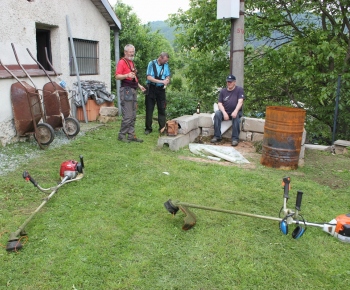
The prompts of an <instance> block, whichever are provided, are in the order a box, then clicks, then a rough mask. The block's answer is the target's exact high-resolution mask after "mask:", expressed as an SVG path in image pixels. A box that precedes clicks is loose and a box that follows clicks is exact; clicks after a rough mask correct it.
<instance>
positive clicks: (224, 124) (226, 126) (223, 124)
mask: <svg viewBox="0 0 350 290" xmlns="http://www.w3.org/2000/svg"><path fill="white" fill-rule="evenodd" d="M213 108H214V113H212V114H211V118H212V120H213V124H214V116H215V112H216V111H217V110H219V106H218V104H217V103H214V105H213ZM231 127H232V120H227V121H222V122H221V130H220V131H221V135H222V134H224V133H225V132H226V131H227V130H228V129H230V128H231Z"/></svg>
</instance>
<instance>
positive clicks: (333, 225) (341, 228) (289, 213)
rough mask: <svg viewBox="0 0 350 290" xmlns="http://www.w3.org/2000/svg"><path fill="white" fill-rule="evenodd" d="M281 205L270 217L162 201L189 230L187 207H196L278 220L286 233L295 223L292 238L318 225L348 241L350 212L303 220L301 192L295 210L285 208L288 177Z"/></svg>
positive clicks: (190, 214) (190, 215)
mask: <svg viewBox="0 0 350 290" xmlns="http://www.w3.org/2000/svg"><path fill="white" fill-rule="evenodd" d="M282 184H283V188H284V194H283V206H282V208H281V210H280V215H281V213H283V217H272V216H264V215H257V214H251V213H246V212H240V211H234V210H226V209H219V208H213V207H208V206H202V205H197V204H191V203H187V202H180V201H173V200H171V199H169V200H168V201H166V202H165V203H164V206H165V208H166V209H167V211H168V212H169V213H171V214H172V215H176V213H177V212H178V211H179V209H180V210H181V211H182V212H183V213H184V214H185V218H184V225H183V227H182V229H183V230H189V229H191V228H192V227H194V226H195V224H196V222H197V220H196V216H195V214H194V213H193V212H192V211H191V210H190V209H189V208H197V209H203V210H209V211H216V212H222V213H229V214H234V215H242V216H248V217H254V218H260V219H267V220H273V221H278V222H279V228H280V231H281V232H282V233H283V234H285V235H287V234H288V225H290V224H295V225H296V227H295V229H294V231H293V232H292V237H293V238H294V239H298V238H300V237H301V236H302V235H303V234H304V233H305V231H306V226H314V227H320V228H322V229H323V231H325V232H326V233H328V234H330V235H332V236H334V237H335V238H337V239H339V240H340V241H342V242H346V243H350V214H343V215H340V216H338V217H336V218H335V219H332V220H331V221H330V222H329V223H311V222H307V221H305V220H304V218H303V216H302V215H301V214H300V213H299V212H300V210H301V202H302V196H303V192H302V191H298V192H297V198H296V203H295V210H292V209H289V208H287V201H288V199H289V189H290V178H289V177H285V178H283V183H282Z"/></svg>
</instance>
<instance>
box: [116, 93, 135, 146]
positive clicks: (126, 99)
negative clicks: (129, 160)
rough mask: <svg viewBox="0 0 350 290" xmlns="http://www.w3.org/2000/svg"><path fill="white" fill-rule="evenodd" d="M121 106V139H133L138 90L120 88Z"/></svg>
mask: <svg viewBox="0 0 350 290" xmlns="http://www.w3.org/2000/svg"><path fill="white" fill-rule="evenodd" d="M120 105H121V109H122V115H123V120H122V123H121V126H120V131H119V136H118V137H119V139H124V138H126V134H128V139H133V138H134V136H135V121H136V110H137V94H136V90H135V89H133V88H130V87H121V88H120Z"/></svg>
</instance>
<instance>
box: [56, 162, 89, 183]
mask: <svg viewBox="0 0 350 290" xmlns="http://www.w3.org/2000/svg"><path fill="white" fill-rule="evenodd" d="M83 167H84V164H83V161H82V158H81V159H80V162H78V161H75V160H67V161H65V162H63V163H62V164H61V168H60V176H61V179H64V178H66V179H74V178H76V177H77V176H78V174H79V173H83Z"/></svg>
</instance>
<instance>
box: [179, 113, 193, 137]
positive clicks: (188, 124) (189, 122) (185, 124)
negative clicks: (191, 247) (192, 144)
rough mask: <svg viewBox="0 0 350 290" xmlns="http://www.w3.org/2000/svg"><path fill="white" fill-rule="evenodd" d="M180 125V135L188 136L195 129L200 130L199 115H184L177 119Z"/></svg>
mask: <svg viewBox="0 0 350 290" xmlns="http://www.w3.org/2000/svg"><path fill="white" fill-rule="evenodd" d="M174 120H176V121H177V122H178V124H179V131H178V132H179V134H187V133H189V132H190V131H192V130H193V129H197V128H198V114H196V115H195V116H193V115H184V116H181V117H178V118H175V119H174Z"/></svg>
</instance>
